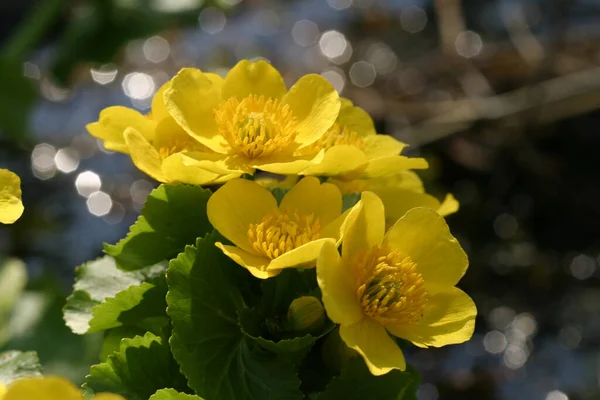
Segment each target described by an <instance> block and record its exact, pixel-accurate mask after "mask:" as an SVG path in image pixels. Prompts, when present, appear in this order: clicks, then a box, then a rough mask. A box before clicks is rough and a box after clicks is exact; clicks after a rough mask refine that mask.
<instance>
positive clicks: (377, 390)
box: [314, 357, 420, 400]
mask: <svg viewBox="0 0 600 400" xmlns="http://www.w3.org/2000/svg"><path fill="white" fill-rule="evenodd" d="M419 383H420V378H419V375H418V373H417V372H416V371H415V370H414V369H413V368H412V367H410V366H409V367H408V368H407V370H406V371H404V372H401V371H398V370H393V371H391V372H389V373H387V374H385V375H382V376H373V375H371V373H370V372H369V369H368V368H367V366H366V365H365V362H364V361H363V359H362V358H361V357H355V358H353V359H351V360H350V361H349V362H348V365H347V366H346V368H345V369H344V370H343V371H342V373H341V375H339V376H337V377H335V378H333V380H332V381H331V383H330V384H329V385H328V386H327V388H326V389H325V391H324V392H322V393H320V394H318V395H317V396H314V400H338V399H344V400H363V399H377V400H415V399H416V391H417V388H418V386H419Z"/></svg>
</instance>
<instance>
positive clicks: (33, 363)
mask: <svg viewBox="0 0 600 400" xmlns="http://www.w3.org/2000/svg"><path fill="white" fill-rule="evenodd" d="M41 374H42V366H41V365H40V360H39V358H38V356H37V354H36V353H35V352H33V351H28V352H25V353H22V352H20V351H7V352H4V353H0V382H1V383H3V384H4V385H9V384H10V383H12V382H14V381H16V380H17V379H21V378H26V377H28V376H40V375H41Z"/></svg>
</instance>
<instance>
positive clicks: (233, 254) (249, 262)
mask: <svg viewBox="0 0 600 400" xmlns="http://www.w3.org/2000/svg"><path fill="white" fill-rule="evenodd" d="M215 245H216V246H217V247H218V248H220V249H221V250H222V251H223V253H224V254H225V255H226V256H227V257H229V258H231V259H232V260H233V261H235V262H236V263H238V264H239V265H241V266H242V267H244V268H246V269H247V270H248V271H249V272H250V273H251V274H252V275H254V276H255V277H257V278H259V279H267V278H271V277H273V276H275V275H279V273H280V272H281V270H280V269H277V270H268V269H267V266H268V265H269V262H270V261H271V260H269V259H268V258H267V257H262V256H257V255H255V254H251V253H249V252H247V251H245V250H243V249H240V248H238V247H235V246H227V245H224V244H222V243H218V242H217V243H215Z"/></svg>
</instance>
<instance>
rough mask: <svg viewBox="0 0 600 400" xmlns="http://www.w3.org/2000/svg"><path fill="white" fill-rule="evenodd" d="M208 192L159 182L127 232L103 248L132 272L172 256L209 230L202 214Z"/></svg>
mask: <svg viewBox="0 0 600 400" xmlns="http://www.w3.org/2000/svg"><path fill="white" fill-rule="evenodd" d="M210 195H211V192H210V191H209V190H207V189H203V188H202V187H200V186H188V185H160V186H159V187H158V188H156V189H154V190H153V191H152V193H150V195H149V196H148V199H147V200H146V204H145V205H144V208H143V209H142V215H141V216H140V217H139V218H138V220H137V221H136V222H135V223H134V224H133V225H132V226H131V228H130V231H129V234H128V235H127V237H125V238H124V239H123V240H121V241H120V242H119V243H117V244H116V245H109V244H106V245H105V246H104V251H105V252H106V254H108V255H110V256H113V257H114V258H115V260H116V262H117V266H118V267H119V268H121V269H123V270H127V271H133V270H137V269H140V268H144V267H146V266H148V265H152V264H156V263H158V262H161V261H164V260H169V259H171V258H174V257H175V256H177V254H179V253H180V252H182V251H183V249H184V248H185V246H186V245H188V244H194V243H195V242H196V239H197V238H199V237H203V236H204V235H206V234H207V233H208V232H211V231H212V226H211V225H210V223H209V222H208V217H207V215H206V202H207V201H208V199H209V197H210Z"/></svg>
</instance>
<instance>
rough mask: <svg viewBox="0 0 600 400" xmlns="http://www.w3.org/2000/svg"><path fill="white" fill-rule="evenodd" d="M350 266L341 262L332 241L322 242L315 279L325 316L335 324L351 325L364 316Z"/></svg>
mask: <svg viewBox="0 0 600 400" xmlns="http://www.w3.org/2000/svg"><path fill="white" fill-rule="evenodd" d="M350 268H351V266H350V265H346V264H344V263H343V262H342V259H341V258H340V255H339V253H338V250H337V246H336V245H335V244H334V243H332V242H326V243H325V244H323V248H322V249H321V253H320V254H319V257H318V258H317V281H318V283H319V288H321V293H322V299H323V305H324V306H325V311H326V312H327V316H328V317H329V319H331V320H332V321H333V322H335V323H337V324H348V325H351V324H354V323H356V322H358V321H360V320H361V319H362V318H363V316H364V314H363V311H362V307H361V306H360V304H359V301H358V295H357V294H356V281H355V279H354V276H353V272H352V270H351V269H350Z"/></svg>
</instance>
